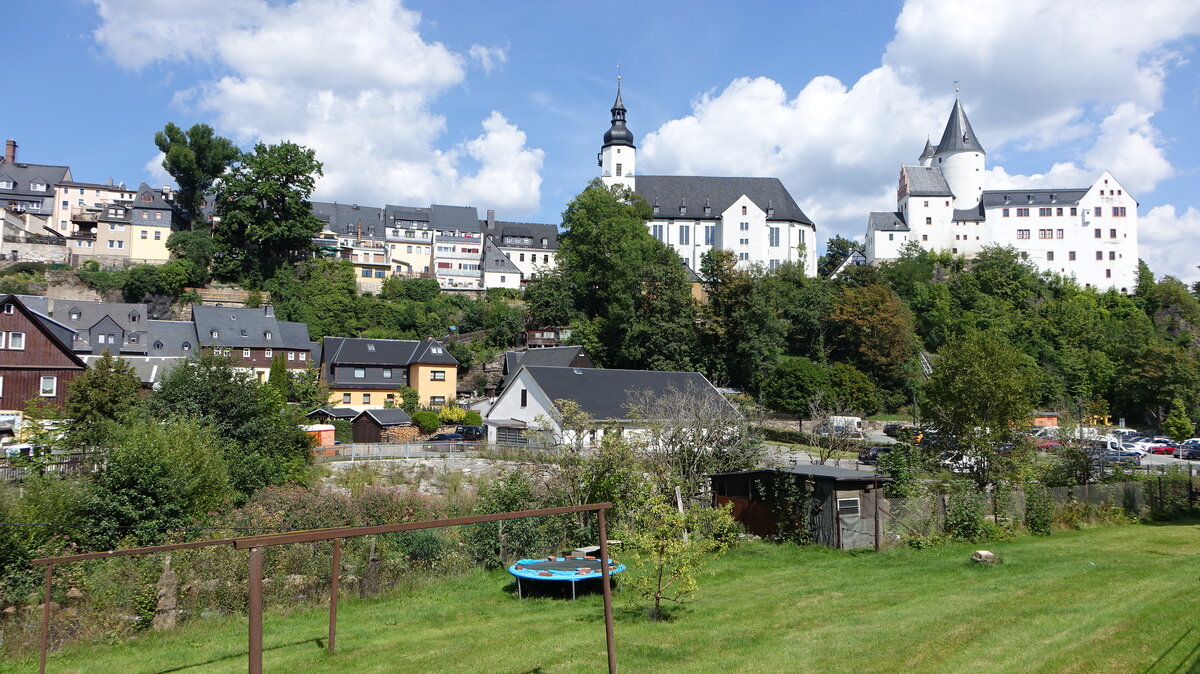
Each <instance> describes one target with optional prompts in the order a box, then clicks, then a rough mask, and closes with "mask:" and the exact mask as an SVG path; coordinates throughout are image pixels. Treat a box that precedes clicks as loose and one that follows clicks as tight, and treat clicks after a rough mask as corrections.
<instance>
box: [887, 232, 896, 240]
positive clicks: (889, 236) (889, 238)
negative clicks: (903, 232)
mask: <svg viewBox="0 0 1200 674" xmlns="http://www.w3.org/2000/svg"><path fill="white" fill-rule="evenodd" d="M895 236H896V235H895V234H894V233H892V232H888V241H893V240H895Z"/></svg>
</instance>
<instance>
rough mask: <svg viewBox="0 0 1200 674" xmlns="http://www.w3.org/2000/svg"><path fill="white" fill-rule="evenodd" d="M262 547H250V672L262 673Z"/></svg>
mask: <svg viewBox="0 0 1200 674" xmlns="http://www.w3.org/2000/svg"><path fill="white" fill-rule="evenodd" d="M262 555H263V553H262V548H250V606H249V607H248V611H247V612H248V613H249V614H250V652H249V656H250V662H249V663H248V664H247V666H246V670H247V671H249V672H250V674H262V567H263V559H262Z"/></svg>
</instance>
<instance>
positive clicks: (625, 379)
mask: <svg viewBox="0 0 1200 674" xmlns="http://www.w3.org/2000/svg"><path fill="white" fill-rule="evenodd" d="M641 392H647V393H648V395H650V396H653V397H657V396H661V395H667V394H669V393H671V392H680V393H686V394H688V395H696V396H705V397H712V400H714V401H719V404H722V405H728V404H729V403H728V402H726V401H725V399H724V398H723V397H722V396H721V394H720V393H719V392H718V391H717V390H716V389H715V388H713V385H712V384H711V383H709V381H708V380H707V379H705V378H704V375H702V374H700V373H699V372H652V371H644V370H602V369H594V368H582V367H580V368H574V367H554V366H542V365H530V366H525V365H522V366H521V367H520V368H519V369H518V370H517V372H516V374H515V375H513V376H512V377H511V379H509V380H508V383H507V384H506V385H505V387H504V391H503V392H502V393H501V394H500V396H499V397H498V398H496V402H494V403H493V404H492V407H491V409H489V410H488V412H487V414H486V415H484V419H483V423H484V424H485V425H486V426H487V428H488V442H502V443H514V442H527V441H528V440H529V439H530V436H531V435H533V436H537V435H543V436H544V437H547V438H558V439H560V440H561V441H562V442H566V443H571V442H574V441H575V440H578V438H574V437H572V436H571V431H565V432H564V430H563V428H562V426H561V425H560V423H559V420H558V419H559V417H560V414H559V408H558V401H561V400H571V401H574V402H575V403H576V404H578V405H579V408H580V410H582V411H583V412H585V413H587V414H588V416H590V417H591V419H592V420H593V421H594V422H596V426H597V428H596V429H595V430H593V431H590V433H589V437H588V438H586V439H585V440H584V444H586V445H596V444H598V443H599V442H600V439H601V438H603V437H604V434H605V433H617V434H622V435H623V434H626V433H634V434H636V433H638V432H639V429H641V428H643V427H644V426H645V424H646V420H645V419H640V418H637V417H638V416H639V415H636V414H634V413H632V412H631V411H630V407H631V404H632V402H633V400H632V396H636V395H639V394H641Z"/></svg>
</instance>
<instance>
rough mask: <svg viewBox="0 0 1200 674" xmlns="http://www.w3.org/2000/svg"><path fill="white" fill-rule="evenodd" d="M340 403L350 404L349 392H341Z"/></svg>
mask: <svg viewBox="0 0 1200 674" xmlns="http://www.w3.org/2000/svg"><path fill="white" fill-rule="evenodd" d="M342 404H343V405H349V404H350V394H349V393H343V394H342Z"/></svg>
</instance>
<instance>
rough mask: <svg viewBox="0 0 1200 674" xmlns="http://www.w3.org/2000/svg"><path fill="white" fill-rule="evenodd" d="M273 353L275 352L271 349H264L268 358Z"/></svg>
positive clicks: (264, 353)
mask: <svg viewBox="0 0 1200 674" xmlns="http://www.w3.org/2000/svg"><path fill="white" fill-rule="evenodd" d="M272 353H273V352H272V351H271V350H270V349H266V350H265V351H263V355H264V356H266V357H267V358H270V357H271V354H272Z"/></svg>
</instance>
